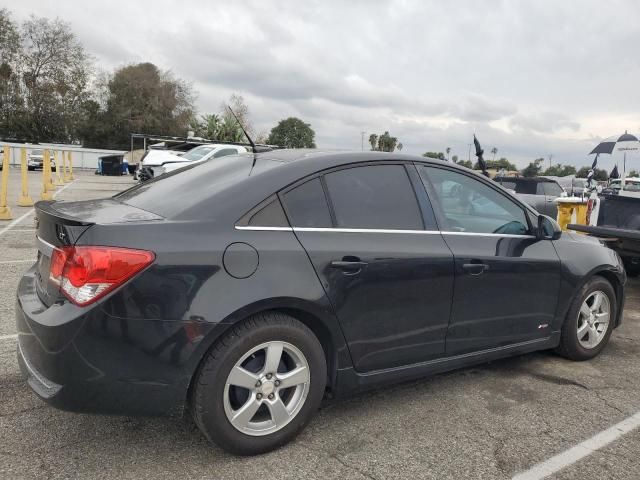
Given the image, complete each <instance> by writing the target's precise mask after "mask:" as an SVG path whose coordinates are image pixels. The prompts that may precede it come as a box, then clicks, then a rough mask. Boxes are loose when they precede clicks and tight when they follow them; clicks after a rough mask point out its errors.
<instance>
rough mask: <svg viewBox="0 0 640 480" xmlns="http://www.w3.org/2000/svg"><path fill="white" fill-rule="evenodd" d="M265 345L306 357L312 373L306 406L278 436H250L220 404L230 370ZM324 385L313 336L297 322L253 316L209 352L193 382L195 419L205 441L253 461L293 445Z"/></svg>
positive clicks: (323, 364)
mask: <svg viewBox="0 0 640 480" xmlns="http://www.w3.org/2000/svg"><path fill="white" fill-rule="evenodd" d="M266 342H287V343H289V344H291V345H293V346H294V347H296V348H297V349H298V350H299V351H300V352H302V354H303V355H304V357H305V359H306V361H307V363H308V365H309V372H310V375H309V377H310V380H309V384H308V393H307V397H306V400H304V403H303V405H302V407H301V408H300V410H299V411H298V413H297V414H296V415H295V416H294V417H293V418H292V419H291V420H290V421H289V423H287V424H286V425H285V426H284V427H282V428H281V429H280V430H277V431H275V432H273V433H270V434H267V435H263V436H252V435H249V434H246V433H243V432H241V431H240V430H238V429H236V428H235V427H234V426H233V425H232V424H231V422H230V421H229V419H228V418H227V415H226V413H225V409H224V403H223V398H224V395H225V385H226V381H227V378H228V376H229V373H230V372H231V369H232V368H234V366H235V365H236V363H237V362H238V361H239V360H240V359H241V358H242V357H243V356H244V355H245V354H247V353H248V352H250V351H251V350H252V349H253V348H255V347H257V346H259V345H261V344H263V343H266ZM326 381H327V364H326V359H325V356H324V351H323V349H322V345H320V342H319V341H318V339H317V338H316V336H315V335H314V334H313V332H312V331H311V330H310V329H309V328H308V327H306V326H305V325H304V324H302V323H301V322H299V321H297V320H296V319H295V318H293V317H291V316H289V315H285V314H282V313H277V312H268V313H264V314H259V315H254V316H252V317H249V318H248V319H246V320H244V321H242V322H240V323H239V324H238V325H235V326H234V327H232V328H231V330H230V331H228V332H227V333H226V334H225V335H224V336H223V337H222V338H221V339H220V340H218V341H217V342H216V343H215V345H214V346H213V347H212V348H211V350H210V351H209V352H208V354H207V355H206V357H205V358H204V359H203V361H202V364H201V366H200V369H199V371H198V373H197V377H196V379H195V382H194V388H193V393H192V397H191V411H192V415H193V419H194V421H195V423H196V425H197V426H198V428H199V429H200V431H202V433H203V434H204V435H205V436H206V437H207V439H208V440H209V441H210V442H212V443H215V444H217V445H218V446H219V447H221V448H223V449H224V450H227V451H228V452H230V453H233V454H236V455H256V454H260V453H265V452H268V451H271V450H274V449H276V448H278V447H280V446H282V445H284V444H286V443H287V442H289V441H291V440H292V439H293V438H294V437H295V436H296V435H297V434H298V433H300V431H302V430H303V428H304V427H305V426H306V425H307V423H308V422H309V420H310V419H311V418H312V416H313V415H314V413H315V412H316V411H317V410H318V408H319V406H320V402H321V401H322V397H323V395H324V391H325V386H326Z"/></svg>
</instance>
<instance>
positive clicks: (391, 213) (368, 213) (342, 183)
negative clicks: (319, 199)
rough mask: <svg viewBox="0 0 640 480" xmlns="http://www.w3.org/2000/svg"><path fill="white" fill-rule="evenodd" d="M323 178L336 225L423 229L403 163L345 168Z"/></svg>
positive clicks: (341, 226)
mask: <svg viewBox="0 0 640 480" xmlns="http://www.w3.org/2000/svg"><path fill="white" fill-rule="evenodd" d="M324 179H325V182H326V185H327V192H328V194H329V198H330V199H331V203H332V205H333V209H334V212H335V219H336V227H338V228H371V229H388V230H421V229H423V228H424V223H423V221H422V216H421V213H420V208H419V206H418V201H417V199H416V195H415V193H414V191H413V187H412V185H411V181H410V180H409V176H408V175H407V171H406V170H405V167H404V165H367V166H362V167H355V168H347V169H344V170H338V171H335V172H331V173H328V174H326V175H325V177H324Z"/></svg>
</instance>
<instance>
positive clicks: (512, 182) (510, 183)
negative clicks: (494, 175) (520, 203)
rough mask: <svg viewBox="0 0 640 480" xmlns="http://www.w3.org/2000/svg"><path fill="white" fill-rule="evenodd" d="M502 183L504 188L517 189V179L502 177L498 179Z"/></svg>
mask: <svg viewBox="0 0 640 480" xmlns="http://www.w3.org/2000/svg"><path fill="white" fill-rule="evenodd" d="M496 181H497V182H498V183H499V184H500V185H502V186H503V187H504V188H507V189H509V190H514V191H515V190H516V181H515V180H507V179H500V180H496Z"/></svg>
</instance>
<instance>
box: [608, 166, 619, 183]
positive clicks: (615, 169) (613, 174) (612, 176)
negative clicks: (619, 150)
mask: <svg viewBox="0 0 640 480" xmlns="http://www.w3.org/2000/svg"><path fill="white" fill-rule="evenodd" d="M609 178H610V179H615V178H620V174H619V173H618V164H616V166H615V167H613V170H611V173H610V174H609Z"/></svg>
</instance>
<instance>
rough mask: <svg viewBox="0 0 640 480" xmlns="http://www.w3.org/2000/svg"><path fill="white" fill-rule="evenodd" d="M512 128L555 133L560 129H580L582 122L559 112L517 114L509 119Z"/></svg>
mask: <svg viewBox="0 0 640 480" xmlns="http://www.w3.org/2000/svg"><path fill="white" fill-rule="evenodd" d="M509 125H510V126H511V128H513V129H516V130H523V131H525V132H528V131H533V132H538V133H555V132H557V131H559V130H564V129H567V130H571V131H574V132H575V131H578V130H579V129H580V124H579V123H578V122H576V121H574V120H571V119H570V118H569V117H568V116H566V115H563V114H561V113H557V112H542V113H535V114H524V115H523V114H521V115H516V116H514V117H513V118H511V120H510V121H509Z"/></svg>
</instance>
